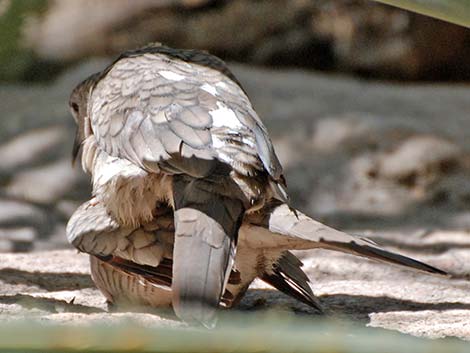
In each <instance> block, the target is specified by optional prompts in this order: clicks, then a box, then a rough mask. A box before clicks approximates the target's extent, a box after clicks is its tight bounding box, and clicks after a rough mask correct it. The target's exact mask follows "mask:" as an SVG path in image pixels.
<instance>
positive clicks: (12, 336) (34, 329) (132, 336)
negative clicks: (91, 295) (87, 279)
mask: <svg viewBox="0 0 470 353" xmlns="http://www.w3.org/2000/svg"><path fill="white" fill-rule="evenodd" d="M80 350H82V351H86V352H169V353H171V352H325V353H326V352H331V353H332V352H335V353H342V352H344V353H346V352H347V353H353V352H354V353H368V352H381V353H400V352H403V353H405V352H406V353H414V352H416V353H417V352H422V353H425V352H426V353H427V352H446V353H454V352H467V351H470V344H469V343H465V342H462V341H458V340H455V339H441V340H425V339H420V338H414V337H411V336H407V335H402V334H399V333H392V332H388V331H384V330H379V329H366V328H360V327H355V326H353V325H349V324H346V323H344V322H333V321H317V320H315V319H312V318H309V319H307V318H305V317H304V318H299V317H295V316H279V315H276V316H273V315H272V314H267V315H266V314H265V315H262V316H260V315H239V314H238V315H237V314H236V313H233V312H232V313H230V314H228V315H226V316H224V319H222V320H220V322H219V324H218V326H217V328H216V329H214V330H205V329H188V328H181V327H180V328H171V327H165V328H164V327H161V328H148V327H144V326H139V325H137V324H134V323H130V322H129V323H122V324H118V325H104V324H101V325H96V326H75V327H72V326H64V325H61V326H57V325H45V324H39V323H31V322H29V323H26V322H25V323H17V324H11V323H10V324H1V325H0V352H9V353H13V352H75V351H80Z"/></svg>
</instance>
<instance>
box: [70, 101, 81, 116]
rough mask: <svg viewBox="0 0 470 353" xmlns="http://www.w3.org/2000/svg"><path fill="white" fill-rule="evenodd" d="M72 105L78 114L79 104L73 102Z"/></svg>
mask: <svg viewBox="0 0 470 353" xmlns="http://www.w3.org/2000/svg"><path fill="white" fill-rule="evenodd" d="M70 106H71V107H72V110H73V111H74V112H75V113H77V114H78V111H79V107H78V104H77V103H72V104H71V105H70Z"/></svg>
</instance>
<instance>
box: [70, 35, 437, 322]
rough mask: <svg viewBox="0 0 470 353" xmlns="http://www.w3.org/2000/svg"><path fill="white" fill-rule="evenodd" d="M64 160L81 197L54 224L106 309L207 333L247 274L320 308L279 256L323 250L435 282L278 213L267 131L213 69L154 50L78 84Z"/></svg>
mask: <svg viewBox="0 0 470 353" xmlns="http://www.w3.org/2000/svg"><path fill="white" fill-rule="evenodd" d="M69 107H70V110H71V113H72V115H73V117H74V119H75V122H76V125H77V132H76V136H75V141H74V146H73V160H74V161H75V160H76V159H77V158H80V159H81V164H82V168H83V169H84V170H85V172H88V173H89V174H90V175H91V181H92V198H91V199H90V200H89V201H87V202H85V203H84V204H83V205H82V206H80V207H79V208H78V209H77V211H76V212H75V213H74V214H73V215H72V217H71V219H70V220H69V222H68V224H67V230H66V232H67V237H68V239H69V241H70V242H71V243H72V244H73V245H74V246H75V247H76V248H77V249H79V250H80V251H82V252H85V253H88V254H90V256H91V260H90V261H91V269H92V276H93V279H94V281H95V283H96V284H97V287H98V288H99V289H100V290H101V291H102V293H103V294H104V295H105V297H106V298H107V299H108V300H109V301H111V302H118V301H120V300H124V301H126V300H127V301H130V302H137V303H141V304H145V305H151V306H171V307H172V308H173V310H174V312H175V314H176V315H177V316H178V317H179V318H180V319H181V320H182V321H184V322H187V323H189V324H196V325H203V326H206V327H213V326H214V325H215V322H216V320H217V311H218V308H219V307H220V306H226V307H231V306H233V305H235V304H236V303H237V302H238V301H239V300H240V298H241V297H242V296H243V294H244V293H245V291H246V289H247V288H248V286H249V284H250V283H251V282H252V281H253V280H254V279H255V278H257V277H259V278H261V279H263V280H264V281H266V282H267V283H269V284H271V285H273V286H274V287H276V288H278V289H280V290H281V291H284V292H285V293H287V294H289V295H291V296H293V297H294V298H296V299H299V300H301V301H303V302H304V303H306V304H308V305H311V306H313V307H315V308H317V309H319V310H321V305H320V303H319V301H318V299H317V298H316V297H315V296H314V295H313V293H312V290H311V288H310V286H309V284H308V282H309V281H308V277H307V276H306V275H305V273H304V272H303V271H302V269H301V266H302V263H301V261H300V260H299V259H298V258H297V257H296V256H295V255H294V254H293V253H292V252H290V251H291V250H303V249H314V248H324V249H329V250H336V251H341V252H346V253H351V254H354V255H358V256H363V257H367V258H370V259H375V260H378V261H383V262H388V263H392V264H396V265H401V266H404V267H408V268H411V269H415V270H418V271H423V272H427V273H431V274H438V275H446V273H445V272H444V271H442V270H440V269H438V268H436V267H433V266H430V265H427V264H425V263H423V262H420V261H417V260H414V259H411V258H408V257H405V256H402V255H399V254H396V253H393V252H390V251H387V250H384V249H382V248H381V247H379V246H378V245H377V244H375V243H374V242H372V241H371V240H369V239H367V238H364V237H361V236H354V235H350V234H347V233H344V232H341V231H338V230H335V229H333V228H331V227H328V226H326V225H324V224H321V223H320V222H317V221H315V220H314V219H313V218H311V217H308V216H307V215H305V214H303V213H302V212H300V211H298V210H296V209H295V208H293V207H292V205H291V202H290V199H289V194H288V189H287V183H286V179H285V177H284V175H283V170H282V166H281V163H280V162H279V159H278V157H277V155H276V153H275V150H274V147H273V143H272V141H271V139H270V137H269V134H268V130H267V129H266V127H265V126H264V124H263V123H262V121H261V119H260V118H259V116H258V115H257V113H256V112H255V110H254V108H253V106H252V104H251V102H250V100H249V98H248V96H247V93H246V91H245V90H244V88H243V87H242V85H241V83H240V82H239V81H238V80H237V78H236V77H235V76H234V75H233V73H232V72H231V71H230V70H229V68H228V66H227V65H226V64H225V62H224V61H222V60H221V59H219V58H218V57H216V56H213V55H211V54H209V53H208V52H206V51H200V50H194V49H175V48H170V47H167V46H164V45H161V44H159V43H154V44H149V45H147V46H145V47H143V48H138V49H134V50H129V51H126V52H124V53H122V54H121V55H120V56H119V57H118V58H117V59H116V60H115V61H114V62H112V63H111V64H110V65H108V66H107V67H106V68H105V69H104V70H102V71H100V72H97V73H95V74H93V75H91V76H90V77H88V78H86V79H85V80H84V81H82V82H81V83H79V84H78V85H77V86H76V87H75V88H74V89H73V91H72V93H71V96H70V99H69Z"/></svg>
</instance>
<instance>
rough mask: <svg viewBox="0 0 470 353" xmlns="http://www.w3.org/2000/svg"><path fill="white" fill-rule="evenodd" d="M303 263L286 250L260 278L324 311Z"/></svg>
mask: <svg viewBox="0 0 470 353" xmlns="http://www.w3.org/2000/svg"><path fill="white" fill-rule="evenodd" d="M302 265H303V264H302V261H300V260H299V259H298V258H297V257H296V256H295V255H294V254H292V253H291V252H290V251H284V252H283V253H282V255H281V256H280V257H279V259H278V260H277V261H276V262H275V263H273V266H272V268H271V269H269V270H268V271H266V272H265V273H263V275H262V276H261V277H260V278H261V279H262V280H263V281H265V282H266V283H268V284H270V285H272V286H273V287H274V288H277V289H279V290H280V291H281V292H283V293H285V294H287V295H289V296H291V297H292V298H295V299H297V300H299V301H301V302H303V303H305V304H307V305H309V306H311V307H312V308H315V309H317V310H318V311H319V312H323V308H322V305H321V303H320V301H319V300H318V299H317V298H316V297H315V295H314V294H313V292H312V289H311V288H310V286H309V284H308V283H309V282H310V281H309V279H308V277H307V275H306V274H305V272H304V271H302Z"/></svg>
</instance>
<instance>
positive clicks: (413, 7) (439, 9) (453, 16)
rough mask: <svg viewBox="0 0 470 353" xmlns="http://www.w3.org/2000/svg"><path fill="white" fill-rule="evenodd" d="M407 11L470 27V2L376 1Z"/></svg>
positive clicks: (468, 0) (462, 0)
mask: <svg viewBox="0 0 470 353" xmlns="http://www.w3.org/2000/svg"><path fill="white" fill-rule="evenodd" d="M375 1H378V2H382V3H384V4H388V5H392V6H396V7H400V8H402V9H405V10H409V11H413V12H417V13H420V14H422V15H427V16H430V17H435V18H438V19H440V20H444V21H447V22H450V23H455V24H458V25H461V26H464V27H470V0H375Z"/></svg>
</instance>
